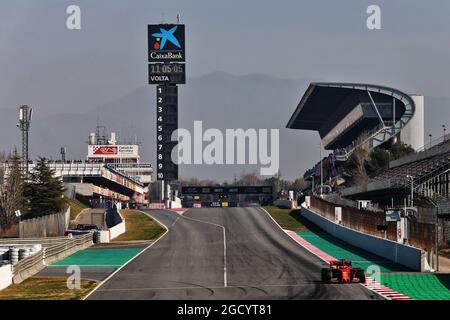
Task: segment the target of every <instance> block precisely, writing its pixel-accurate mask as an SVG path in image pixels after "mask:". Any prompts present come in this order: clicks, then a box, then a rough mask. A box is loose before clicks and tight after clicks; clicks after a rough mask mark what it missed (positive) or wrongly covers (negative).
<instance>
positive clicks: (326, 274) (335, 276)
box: [322, 259, 366, 283]
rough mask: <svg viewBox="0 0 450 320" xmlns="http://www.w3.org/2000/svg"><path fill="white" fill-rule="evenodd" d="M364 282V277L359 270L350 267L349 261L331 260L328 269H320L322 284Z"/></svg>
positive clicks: (361, 270) (362, 272)
mask: <svg viewBox="0 0 450 320" xmlns="http://www.w3.org/2000/svg"><path fill="white" fill-rule="evenodd" d="M333 281H337V282H338V283H344V282H348V283H350V282H359V283H365V282H366V275H365V273H364V270H363V269H361V268H355V267H352V262H351V261H350V260H345V259H342V260H331V261H330V266H329V267H328V268H322V282H325V283H331V282H333Z"/></svg>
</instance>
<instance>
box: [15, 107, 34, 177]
mask: <svg viewBox="0 0 450 320" xmlns="http://www.w3.org/2000/svg"><path fill="white" fill-rule="evenodd" d="M32 118H33V108H31V107H29V106H27V105H23V106H21V107H19V123H18V127H19V129H20V131H21V132H22V162H23V163H24V164H25V166H24V167H25V174H26V175H28V169H29V164H28V160H29V156H28V150H29V149H28V136H29V131H30V124H31V120H32Z"/></svg>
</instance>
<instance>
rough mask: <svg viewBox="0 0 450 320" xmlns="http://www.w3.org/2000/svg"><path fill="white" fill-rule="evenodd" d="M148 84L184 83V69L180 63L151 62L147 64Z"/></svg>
mask: <svg viewBox="0 0 450 320" xmlns="http://www.w3.org/2000/svg"><path fill="white" fill-rule="evenodd" d="M148 83H149V84H185V83H186V69H185V65H184V64H182V63H152V64H149V65H148Z"/></svg>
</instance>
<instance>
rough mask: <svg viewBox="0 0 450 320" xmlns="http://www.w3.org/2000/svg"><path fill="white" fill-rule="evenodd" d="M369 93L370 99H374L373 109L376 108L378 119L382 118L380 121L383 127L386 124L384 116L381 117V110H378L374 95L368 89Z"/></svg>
mask: <svg viewBox="0 0 450 320" xmlns="http://www.w3.org/2000/svg"><path fill="white" fill-rule="evenodd" d="M367 94H368V95H369V98H370V101H372V105H373V109H374V110H375V112H376V113H377V115H378V119H380V123H381V124H382V125H383V127H384V126H385V125H384V121H383V118H382V117H381V114H380V111H378V108H377V105H376V104H375V101H374V100H373V98H372V95H371V94H370V91H369V90H367Z"/></svg>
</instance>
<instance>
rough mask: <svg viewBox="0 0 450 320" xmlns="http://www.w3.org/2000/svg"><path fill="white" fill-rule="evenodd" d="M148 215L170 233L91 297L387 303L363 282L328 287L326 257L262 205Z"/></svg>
mask: <svg viewBox="0 0 450 320" xmlns="http://www.w3.org/2000/svg"><path fill="white" fill-rule="evenodd" d="M146 213H147V214H148V215H149V216H151V217H152V218H153V219H155V220H157V221H158V222H160V223H161V224H163V225H164V226H165V227H166V228H167V229H168V231H167V232H166V233H165V234H164V235H163V236H162V237H161V238H160V239H159V240H158V241H156V242H155V243H152V245H151V246H149V247H147V248H146V249H144V250H143V251H141V252H140V254H138V255H137V256H136V257H134V258H133V259H132V260H130V261H129V262H128V263H126V264H125V265H123V266H122V267H121V268H119V269H117V270H116V271H115V272H114V273H112V274H111V275H110V276H109V277H108V278H107V279H106V280H104V281H103V282H102V283H101V284H100V285H99V286H98V287H97V288H96V289H95V290H94V291H93V292H91V294H89V295H88V296H87V297H86V298H87V299H93V300H99V299H120V300H123V299H255V300H256V299H333V300H335V299H380V298H381V296H379V295H377V294H376V293H374V292H372V291H370V290H368V289H367V288H365V287H363V286H361V285H358V284H356V285H354V284H350V285H339V284H324V283H322V282H321V280H320V269H321V268H322V267H324V266H325V265H326V264H325V262H324V261H323V260H321V259H320V258H318V257H317V256H316V255H314V254H312V253H311V252H309V251H308V250H306V249H304V248H303V247H302V246H300V245H298V243H296V242H295V241H294V240H293V239H292V238H291V237H289V236H288V235H287V234H286V233H285V232H284V231H283V230H282V229H281V228H280V227H279V226H278V225H277V224H276V223H275V222H274V221H273V220H272V218H271V217H270V216H269V215H268V214H267V213H266V212H265V211H264V210H263V209H262V208H203V209H190V210H188V211H187V212H185V213H184V214H179V213H176V212H171V211H167V210H150V211H146Z"/></svg>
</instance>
